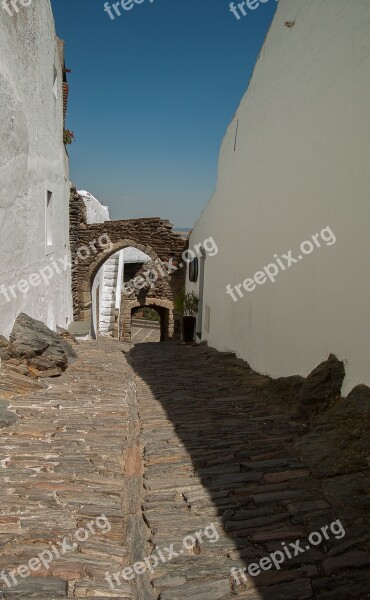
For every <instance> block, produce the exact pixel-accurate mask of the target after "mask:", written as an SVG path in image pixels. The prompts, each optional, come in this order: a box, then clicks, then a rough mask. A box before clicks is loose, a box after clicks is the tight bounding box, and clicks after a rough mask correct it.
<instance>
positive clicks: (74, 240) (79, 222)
mask: <svg viewBox="0 0 370 600" xmlns="http://www.w3.org/2000/svg"><path fill="white" fill-rule="evenodd" d="M86 226H87V225H86V207H85V203H84V201H83V199H82V198H81V196H80V195H79V194H78V193H77V191H76V189H75V188H72V189H71V196H70V202H69V243H70V248H71V255H72V300H73V320H74V321H77V320H78V314H79V305H78V277H77V273H76V270H77V267H76V265H74V264H73V263H74V260H76V256H77V250H78V248H79V234H80V229H82V228H84V227H86Z"/></svg>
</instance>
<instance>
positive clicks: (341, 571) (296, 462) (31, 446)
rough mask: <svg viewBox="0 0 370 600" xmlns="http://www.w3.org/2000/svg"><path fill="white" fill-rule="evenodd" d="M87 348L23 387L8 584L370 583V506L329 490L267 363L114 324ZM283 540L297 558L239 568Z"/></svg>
mask: <svg viewBox="0 0 370 600" xmlns="http://www.w3.org/2000/svg"><path fill="white" fill-rule="evenodd" d="M138 337H139V336H138ZM78 355H79V358H78V359H77V360H76V362H74V363H73V364H72V365H71V367H70V368H69V369H68V371H67V372H66V373H65V374H64V375H63V376H62V377H60V378H58V379H49V380H48V389H41V388H40V389H38V388H37V389H30V390H29V391H27V392H25V391H24V390H19V391H21V394H20V395H17V396H13V397H12V398H11V400H10V403H11V410H12V411H13V412H15V413H16V414H17V415H18V416H19V417H20V419H19V420H18V421H17V422H16V423H15V424H14V425H12V426H10V427H7V428H4V429H3V430H2V435H1V455H2V456H1V468H2V470H1V497H2V516H1V517H0V539H1V546H2V550H1V570H2V575H3V581H2V585H3V588H2V589H3V591H2V596H1V592H0V597H4V598H6V599H8V598H9V599H10V598H12V599H15V598H17V599H18V598H19V599H21V598H24V599H37V600H59V599H61V598H85V597H93V598H95V599H96V600H103V599H106V598H118V599H119V598H120V599H121V600H122V599H124V598H130V599H132V600H151V599H153V600H154V599H157V598H160V599H161V600H183V599H187V600H221V599H227V598H230V599H231V598H234V597H236V598H240V599H246V600H247V599H248V600H305V599H307V600H309V599H310V598H315V599H317V600H331V599H335V600H349V599H350V598H351V599H352V598H357V599H362V600H364V599H365V598H369V597H370V595H369V590H370V575H369V566H370V554H369V539H370V535H369V533H368V526H367V525H368V523H366V519H365V515H364V514H363V513H362V512H352V509H349V508H348V506H344V505H342V506H339V505H338V504H333V502H332V501H331V500H330V499H329V498H328V496H327V495H325V493H324V489H323V482H322V481H321V480H319V479H317V478H315V477H314V476H313V475H312V474H311V472H310V470H309V469H308V467H307V466H306V465H305V464H304V463H303V462H302V461H301V459H300V456H299V453H298V452H297V450H296V449H295V447H294V443H295V441H296V440H297V439H298V438H299V436H300V435H302V433H304V431H305V426H304V425H303V424H302V423H299V422H298V421H295V420H294V419H293V418H292V415H293V413H294V407H293V406H292V405H291V404H290V403H289V402H288V401H287V399H286V398H285V397H284V396H283V395H281V394H279V392H278V391H277V389H276V388H275V387H274V386H273V385H272V384H271V382H270V381H269V380H268V379H267V378H266V377H263V376H261V375H257V374H255V373H253V372H251V371H250V370H249V369H248V368H247V367H246V366H241V365H239V364H238V361H235V360H233V359H232V358H231V357H230V356H229V355H227V354H226V355H225V356H223V355H219V354H218V353H216V352H212V351H210V350H208V349H207V348H205V347H202V346H184V345H181V344H175V343H157V344H153V343H145V344H142V343H139V344H136V345H134V346H133V348H132V349H131V350H130V348H129V346H128V345H123V344H120V343H118V342H115V341H108V340H105V339H102V340H99V341H98V342H83V343H80V345H79V346H78ZM0 383H1V386H2V389H3V391H4V390H5V389H8V388H9V385H8V384H7V383H6V381H5V380H3V381H2V382H0ZM7 385H8V387H7ZM338 519H340V522H341V524H342V527H343V528H344V530H345V536H343V535H339V530H336V532H335V533H336V534H338V535H337V537H336V536H335V535H334V533H333V532H331V531H330V530H329V532H328V529H326V531H327V532H328V535H327V536H326V537H325V536H323V541H322V543H320V544H317V545H315V543H314V541H313V542H312V544H311V548H310V549H307V537H308V535H309V534H310V533H311V532H319V531H320V529H321V527H324V526H326V525H329V524H331V523H333V522H334V521H337V520H338ZM186 536H190V537H186ZM64 538H65V540H66V541H65V542H64V545H63V541H62V540H63V539H64ZM326 538H327V539H326ZM297 540H304V543H303V549H304V551H303V552H299V553H298V554H299V555H298V556H294V552H293V550H292V546H289V543H293V544H294V543H296V542H297ZM282 542H285V543H286V547H290V548H291V555H292V556H291V558H288V557H287V556H286V557H285V558H284V555H283V561H281V564H278V565H277V567H278V568H275V566H273V565H272V568H271V566H270V567H269V568H268V569H266V570H264V571H262V572H261V574H260V575H258V576H255V577H252V576H250V575H248V577H246V576H245V577H244V578H243V577H242V575H241V573H240V569H242V568H244V567H248V565H250V564H251V563H255V562H256V561H257V562H258V561H260V560H261V559H262V558H263V557H268V556H269V555H271V553H273V552H275V551H278V550H280V551H281V549H282ZM53 546H54V548H55V549H59V556H57V553H56V552H54V550H53V549H52V547H53ZM40 556H42V557H43V558H44V560H43V561H42V560H41V561H40V560H39V559H37V558H36V557H39V558H40ZM150 556H151V558H149V557H150ZM276 556H278V554H276ZM31 559H35V560H36V561H37V560H38V561H39V563H40V565H39V568H38V569H37V570H36V569H35V570H31V572H30V569H29V568H28V569H27V566H25V567H24V566H23V567H21V565H27V564H29V561H30V560H31ZM144 559H147V560H146V563H145V562H144V565H142V569H141V571H142V572H141V573H140V574H138V573H136V575H135V577H133V575H134V573H133V571H132V567H133V565H134V564H135V563H137V562H138V561H140V562H141V563H142V561H144ZM282 562H284V564H282ZM149 567H150V568H149ZM139 569H140V568H138V569H137V570H139ZM232 569H234V571H233V575H232V571H231V570H232ZM27 570H28V572H27ZM123 570H125V571H123ZM122 571H123V572H124V573H126V575H127V578H126V579H125V578H124V577H123V576H122ZM10 572H12V573H13V574H12V575H11V573H10ZM131 574H132V576H131Z"/></svg>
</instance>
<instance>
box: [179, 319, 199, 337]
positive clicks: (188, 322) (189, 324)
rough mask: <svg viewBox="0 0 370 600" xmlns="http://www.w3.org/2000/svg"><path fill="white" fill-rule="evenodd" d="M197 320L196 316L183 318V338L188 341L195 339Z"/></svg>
mask: <svg viewBox="0 0 370 600" xmlns="http://www.w3.org/2000/svg"><path fill="white" fill-rule="evenodd" d="M195 322H196V318H195V317H183V319H182V338H183V340H184V342H186V343H189V342H193V341H194V334H195Z"/></svg>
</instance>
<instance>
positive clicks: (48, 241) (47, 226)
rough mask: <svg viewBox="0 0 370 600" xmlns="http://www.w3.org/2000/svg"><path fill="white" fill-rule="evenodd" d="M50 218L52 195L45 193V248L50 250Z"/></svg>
mask: <svg viewBox="0 0 370 600" xmlns="http://www.w3.org/2000/svg"><path fill="white" fill-rule="evenodd" d="M52 217H53V194H52V193H51V192H49V191H47V192H46V246H47V247H48V248H50V246H52V245H53V237H52Z"/></svg>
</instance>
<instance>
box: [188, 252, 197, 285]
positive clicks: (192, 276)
mask: <svg viewBox="0 0 370 600" xmlns="http://www.w3.org/2000/svg"><path fill="white" fill-rule="evenodd" d="M198 273H199V261H198V258H197V257H195V258H193V260H192V261H191V262H190V263H189V281H192V282H193V283H195V282H196V281H198Z"/></svg>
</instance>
